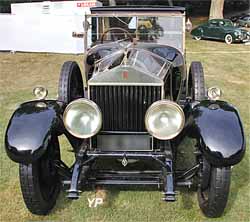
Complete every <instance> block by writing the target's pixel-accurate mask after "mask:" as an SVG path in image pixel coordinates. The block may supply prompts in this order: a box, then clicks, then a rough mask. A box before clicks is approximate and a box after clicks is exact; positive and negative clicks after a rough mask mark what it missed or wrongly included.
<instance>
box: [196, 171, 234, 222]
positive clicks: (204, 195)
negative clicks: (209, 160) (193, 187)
mask: <svg viewBox="0 0 250 222" xmlns="http://www.w3.org/2000/svg"><path fill="white" fill-rule="evenodd" d="M230 176H231V168H230V167H222V168H217V167H212V166H211V171H210V176H209V184H208V186H207V187H206V188H205V187H202V186H201V187H200V188H199V189H198V202H199V206H200V208H201V210H202V212H203V213H204V214H205V216H207V217H212V218H215V217H220V216H221V215H222V214H223V212H224V209H225V207H226V205H227V200H228V195H229V191H230ZM204 178H205V177H204ZM201 183H202V181H201Z"/></svg>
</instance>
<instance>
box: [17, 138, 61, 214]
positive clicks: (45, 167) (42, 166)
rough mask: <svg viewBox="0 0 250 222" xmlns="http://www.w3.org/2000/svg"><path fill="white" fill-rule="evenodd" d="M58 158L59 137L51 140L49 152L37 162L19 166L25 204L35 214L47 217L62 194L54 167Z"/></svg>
mask: <svg viewBox="0 0 250 222" xmlns="http://www.w3.org/2000/svg"><path fill="white" fill-rule="evenodd" d="M56 158H57V159H58V158H60V151H59V143H58V139H57V137H56V138H55V139H53V141H52V140H51V142H50V145H49V147H48V150H47V152H46V153H45V154H44V155H43V156H42V157H41V158H40V159H38V160H37V161H36V162H34V163H32V164H28V165H25V164H20V165H19V178H20V185H21V191H22V195H23V199H24V203H25V205H26V207H27V208H28V209H29V211H30V212H31V213H33V214H37V215H46V214H48V213H49V212H50V210H51V209H52V208H53V207H54V206H55V204H56V199H57V197H58V195H59V193H60V177H59V175H58V173H57V171H56V168H55V167H54V165H53V162H54V160H55V159H56Z"/></svg>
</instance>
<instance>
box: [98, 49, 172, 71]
mask: <svg viewBox="0 0 250 222" xmlns="http://www.w3.org/2000/svg"><path fill="white" fill-rule="evenodd" d="M170 64H171V63H170V62H169V61H167V60H165V59H163V58H161V57H160V56H157V55H155V54H153V53H151V52H148V51H146V50H143V49H135V48H129V49H125V50H120V51H118V52H115V53H113V54H112V55H110V56H106V57H105V58H103V59H101V60H99V61H98V62H97V64H96V70H95V73H99V72H105V71H107V70H110V69H112V68H115V67H117V66H119V65H123V66H131V67H133V68H134V69H138V70H140V71H142V72H145V73H148V74H150V75H156V76H161V75H164V74H165V73H166V72H167V71H168V69H169V67H170Z"/></svg>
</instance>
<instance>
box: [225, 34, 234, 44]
mask: <svg viewBox="0 0 250 222" xmlns="http://www.w3.org/2000/svg"><path fill="white" fill-rule="evenodd" d="M225 43H227V44H228V45H230V44H232V43H233V37H232V36H231V35H230V34H227V35H226V36H225Z"/></svg>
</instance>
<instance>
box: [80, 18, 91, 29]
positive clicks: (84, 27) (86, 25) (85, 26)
mask: <svg viewBox="0 0 250 222" xmlns="http://www.w3.org/2000/svg"><path fill="white" fill-rule="evenodd" d="M82 25H83V29H84V30H88V29H89V27H90V23H89V21H88V20H87V21H83V23H82Z"/></svg>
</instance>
